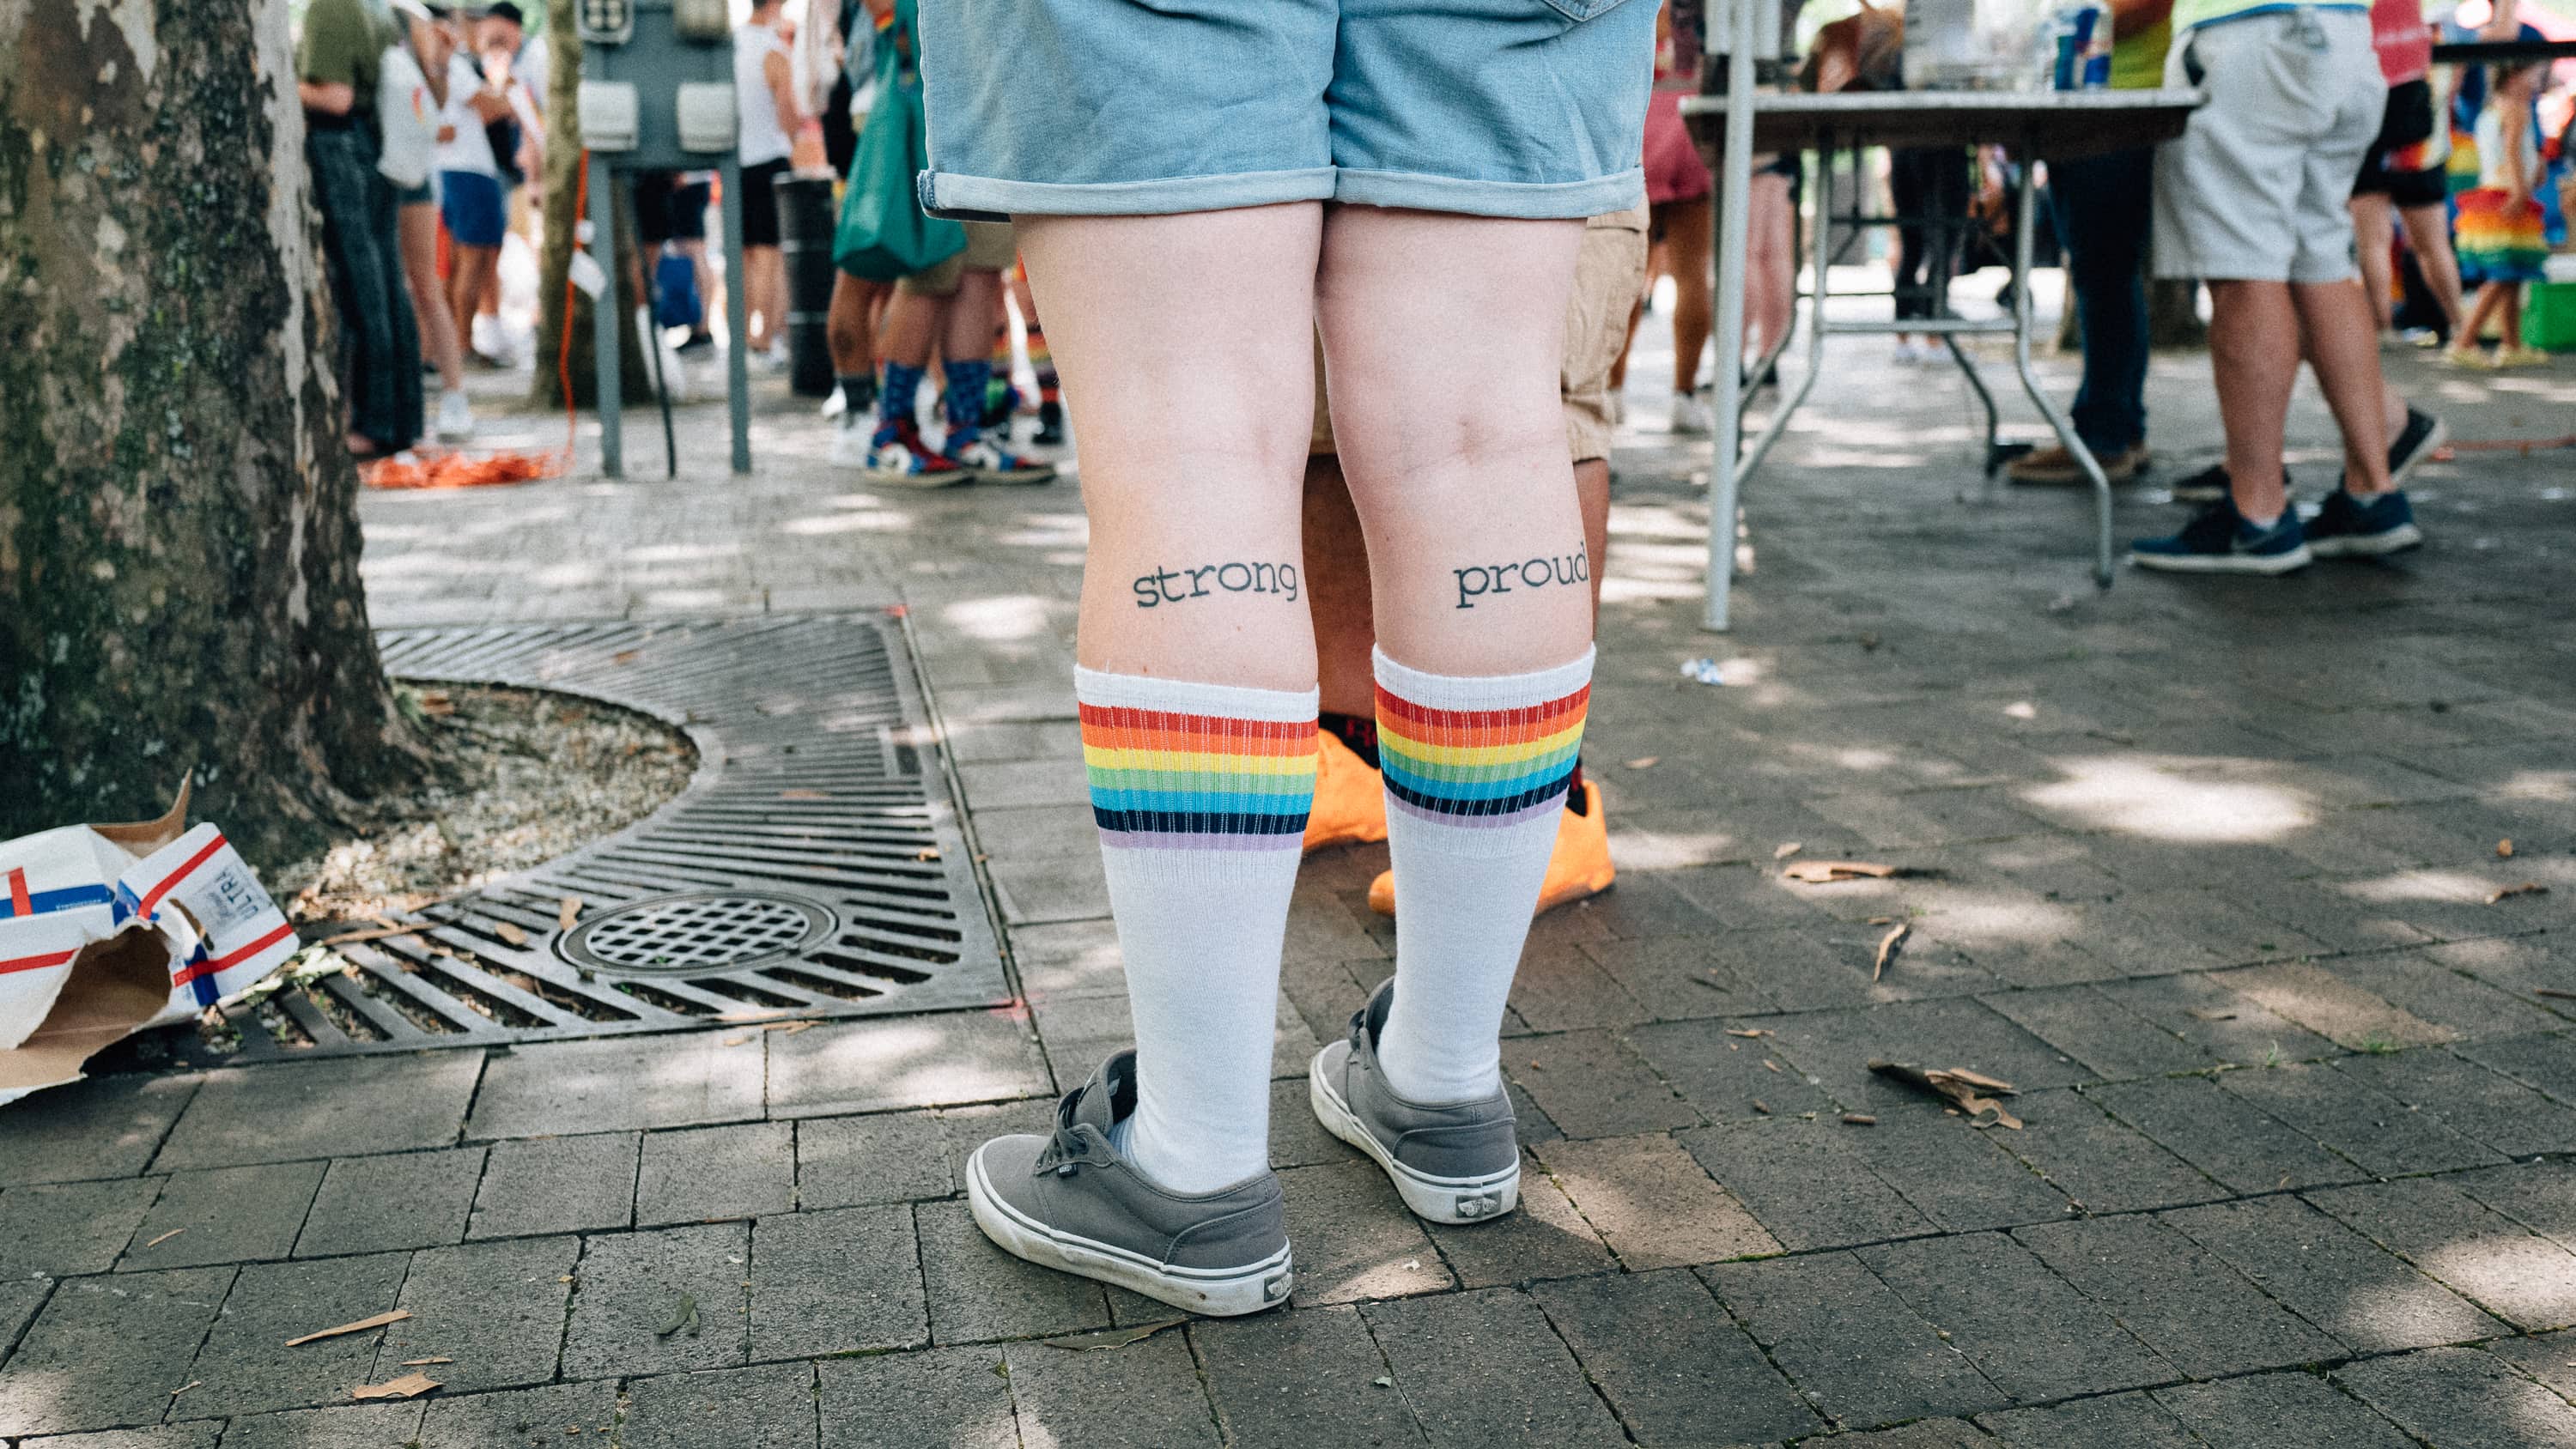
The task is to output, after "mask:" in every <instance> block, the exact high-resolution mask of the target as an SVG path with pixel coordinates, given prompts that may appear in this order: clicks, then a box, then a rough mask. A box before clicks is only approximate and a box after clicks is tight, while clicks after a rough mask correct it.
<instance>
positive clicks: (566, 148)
mask: <svg viewBox="0 0 2576 1449" xmlns="http://www.w3.org/2000/svg"><path fill="white" fill-rule="evenodd" d="M573 16H574V10H573V6H572V5H571V4H569V3H566V4H559V5H549V6H547V7H546V56H547V67H548V69H547V74H546V211H545V218H546V232H545V248H544V250H543V251H541V252H540V253H538V256H537V376H536V382H535V384H534V386H533V388H532V389H531V395H532V396H534V397H535V398H536V400H537V401H539V402H541V403H544V404H545V405H546V406H548V407H556V408H559V407H562V406H563V405H564V400H563V388H562V386H561V378H560V374H561V373H562V372H563V371H564V370H565V360H564V354H563V341H564V336H563V325H564V293H565V292H567V291H570V292H571V293H572V327H573V332H572V357H571V361H570V364H569V367H570V371H571V374H572V398H573V405H574V406H575V407H584V408H595V407H597V406H599V372H598V367H597V364H596V363H594V362H593V361H592V359H593V358H594V357H596V356H597V352H596V350H595V349H594V347H593V346H592V338H593V337H594V336H595V335H596V334H594V333H593V332H592V330H591V306H590V299H589V298H588V297H585V296H583V295H582V294H581V291H580V289H579V288H567V287H566V286H565V285H564V277H565V275H566V274H567V273H568V272H569V271H570V270H571V268H572V250H573V242H574V239H575V238H576V237H577V236H578V235H579V233H580V221H581V218H582V208H581V117H580V114H579V105H580V95H581V32H580V31H578V30H576V29H575V28H574V24H573ZM608 176H609V172H608V168H606V167H605V166H602V167H597V168H595V169H593V171H592V172H591V179H592V180H593V181H595V182H599V183H602V184H604V183H605V182H606V181H607V180H608ZM633 210H634V204H633V200H632V198H630V197H619V198H617V206H616V210H615V212H614V215H615V216H616V218H617V241H616V248H617V250H616V256H617V259H618V260H617V285H618V289H619V291H620V292H621V293H623V294H624V297H623V302H622V305H620V307H619V308H618V318H617V361H618V381H619V383H620V393H621V395H622V396H623V399H624V400H625V401H626V402H628V403H632V404H638V405H640V404H644V403H649V402H651V401H652V400H653V379H652V375H651V374H650V373H648V372H646V371H645V370H644V369H645V365H646V364H645V360H644V343H643V339H642V337H641V336H639V335H638V334H637V332H636V330H635V301H636V298H635V293H634V289H633V287H632V285H631V283H630V281H629V278H628V272H629V270H630V266H629V263H630V260H631V259H632V258H633V257H634V256H635V254H636V241H635V224H634V221H633V218H632V216H631V213H632V212H633Z"/></svg>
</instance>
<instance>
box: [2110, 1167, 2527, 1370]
mask: <svg viewBox="0 0 2576 1449" xmlns="http://www.w3.org/2000/svg"><path fill="white" fill-rule="evenodd" d="M2159 1220H2160V1221H2162V1222H2163V1223H2165V1224H2166V1225H2167V1226H2169V1227H2172V1228H2175V1229H2177V1230H2179V1231H2180V1232H2182V1233H2183V1234H2184V1235H2185V1236H2186V1237H2189V1238H2190V1239H2191V1240H2192V1241H2194V1242H2196V1243H2199V1244H2200V1245H2201V1246H2202V1247H2204V1248H2207V1249H2209V1250H2210V1251H2211V1252H2213V1253H2216V1254H2217V1255H2218V1256H2219V1257H2221V1258H2224V1259H2226V1260H2227V1261H2228V1263H2229V1264H2230V1265H2231V1266H2233V1267H2234V1268H2235V1269H2236V1271H2238V1272H2239V1273H2242V1274H2244V1275H2245V1277H2246V1278H2247V1279H2249V1280H2251V1281H2252V1282H2253V1283H2254V1284H2255V1286H2257V1287H2259V1288H2261V1289H2262V1290H2263V1291H2264V1292H2265V1293H2268V1294H2270V1295H2271V1296H2272V1297H2274V1298H2276V1299H2279V1300H2280V1301H2281V1302H2282V1303H2284V1304H2286V1305H2288V1306H2289V1308H2290V1309H2291V1310H2292V1311H2293V1312H2295V1313H2297V1314H2298V1315H2299V1316H2300V1317H2302V1318H2305V1319H2306V1320H2308V1321H2309V1322H2310V1323H2313V1324H2315V1325H2316V1326H2317V1327H2319V1328H2322V1329H2324V1330H2325V1331H2326V1332H2327V1333H2330V1334H2332V1335H2334V1337H2335V1338H2336V1339H2337V1340H2339V1341H2341V1342H2342V1343H2343V1344H2344V1345H2345V1346H2346V1347H2348V1348H2350V1349H2352V1350H2353V1351H2354V1352H2356V1353H2384V1352H2388V1351H2390V1350H2394V1349H2406V1348H2423V1347H2426V1346H2429V1345H2432V1344H2437V1343H2458V1342H2461V1341H2463V1340H2466V1339H2477V1338H2487V1337H2491V1336H2493V1335H2497V1334H2502V1333H2505V1332H2507V1331H2508V1330H2507V1328H2506V1326H2505V1325H2504V1324H2502V1323H2499V1322H2497V1321H2496V1320H2495V1319H2493V1318H2490V1317H2488V1316H2487V1315H2486V1314H2485V1313H2484V1312H2482V1311H2480V1310H2479V1309H2478V1308H2477V1307H2476V1306H2475V1305H2473V1304H2471V1303H2470V1302H2469V1301H2468V1300H2466V1299H2464V1298H2462V1297H2460V1296H2459V1295H2458V1294H2456V1293H2453V1292H2452V1291H2451V1290H2450V1289H2448V1288H2445V1287H2443V1286H2442V1285H2441V1284H2439V1283H2436V1282H2434V1281H2433V1280H2432V1279H2430V1278H2427V1277H2425V1276H2424V1275H2423V1274H2421V1273H2419V1272H2417V1271H2416V1270H2415V1269H2413V1268H2411V1267H2409V1266H2407V1264H2406V1263H2405V1262H2404V1261H2403V1260H2401V1259H2399V1258H2397V1257H2395V1256H2394V1255H2392V1254H2390V1253H2389V1252H2387V1251H2386V1250H2385V1249H2383V1248H2381V1247H2379V1246H2378V1245H2377V1244H2375V1243H2372V1242H2371V1241H2370V1240H2369V1239H2367V1238H2364V1237H2362V1236H2361V1235H2360V1234H2358V1233H2356V1232H2354V1231H2352V1230H2351V1229H2350V1228H2347V1227H2345V1226H2344V1225H2343V1224H2341V1223H2339V1222H2336V1221H2335V1220H2334V1219H2333V1218H2331V1217H2328V1216H2326V1215H2325V1214H2324V1213H2321V1212H2319V1211H2317V1210H2316V1209H2315V1208H2312V1207H2310V1206H2308V1205H2307V1204H2306V1203H2304V1202H2302V1201H2300V1200H2299V1199H2298V1198H2295V1197H2286V1196H2285V1197H2264V1198H2254V1199H2250V1200H2247V1201H2243V1202H2232V1203H2211V1204H2209V1205H2208V1206H2205V1207H2196V1208H2184V1209H2182V1210H2180V1211H2177V1212H2170V1213H2164V1214H2160V1215H2159Z"/></svg>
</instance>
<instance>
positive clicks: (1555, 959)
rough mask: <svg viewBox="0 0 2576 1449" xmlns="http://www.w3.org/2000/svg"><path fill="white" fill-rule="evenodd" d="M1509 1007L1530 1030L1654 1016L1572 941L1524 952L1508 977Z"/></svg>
mask: <svg viewBox="0 0 2576 1449" xmlns="http://www.w3.org/2000/svg"><path fill="white" fill-rule="evenodd" d="M1587 944H1588V943H1587ZM1511 1007H1512V1010H1514V1011H1516V1012H1518V1013H1520V1017H1521V1020H1523V1021H1525V1022H1528V1023H1529V1025H1530V1028H1531V1030H1533V1031H1579V1030H1582V1029H1584V1028H1587V1027H1613V1028H1615V1027H1624V1026H1635V1025H1637V1024H1638V1023H1640V1022H1644V1021H1651V1020H1653V1019H1654V1018H1655V1016H1656V1013H1655V1012H1654V1011H1653V1010H1651V1009H1649V1008H1648V1007H1646V1006H1644V1005H1643V1004H1641V1003H1640V1002H1639V1001H1638V1000H1637V998H1636V997H1634V996H1631V995H1629V994H1628V989H1627V987H1625V986H1623V985H1621V984H1620V982H1619V980H1618V979H1617V978H1616V977H1614V976H1612V975H1611V974H1610V973H1609V972H1607V971H1604V970H1602V969H1601V967H1600V966H1598V965H1597V964H1595V963H1594V962H1593V960H1592V958H1591V957H1590V956H1588V955H1586V954H1584V952H1583V950H1582V948H1581V947H1578V946H1573V945H1561V946H1558V947H1556V948H1554V949H1551V950H1545V951H1528V952H1524V953H1523V954H1522V956H1521V965H1520V970H1519V971H1518V972H1517V973H1515V974H1514V975H1513V977H1512V994H1511Z"/></svg>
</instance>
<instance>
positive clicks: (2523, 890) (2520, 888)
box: [2487, 880, 2549, 905]
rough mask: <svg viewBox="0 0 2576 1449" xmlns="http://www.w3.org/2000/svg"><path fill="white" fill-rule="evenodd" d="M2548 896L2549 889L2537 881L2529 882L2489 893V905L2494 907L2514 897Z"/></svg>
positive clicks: (2500, 887) (2501, 887)
mask: <svg viewBox="0 0 2576 1449" xmlns="http://www.w3.org/2000/svg"><path fill="white" fill-rule="evenodd" d="M2547 894H2549V887H2547V886H2545V885H2542V884H2541V883H2540V882H2538V881H2536V880H2527V881H2524V882H2523V883H2522V884H2520V885H2509V886H2498V887H2497V888H2496V889H2494V890H2491V891H2489V892H2487V904H2488V905H2494V904H2495V903H2496V902H2498V901H2501V900H2505V899H2507V898H2509V897H2512V896H2545V895H2547Z"/></svg>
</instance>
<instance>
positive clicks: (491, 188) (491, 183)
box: [438, 171, 510, 247]
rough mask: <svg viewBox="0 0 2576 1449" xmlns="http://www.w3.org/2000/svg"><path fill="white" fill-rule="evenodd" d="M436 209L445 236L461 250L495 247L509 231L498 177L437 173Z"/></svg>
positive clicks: (508, 215)
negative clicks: (463, 248)
mask: <svg viewBox="0 0 2576 1449" xmlns="http://www.w3.org/2000/svg"><path fill="white" fill-rule="evenodd" d="M438 210H439V217H440V219H441V220H443V221H445V222H446V223H447V234H448V235H449V236H452V237H454V238H456V244H457V245H458V246H461V247H497V246H499V245H500V244H501V235H502V233H504V232H506V231H508V230H509V229H510V211H509V208H508V207H507V206H505V205H504V204H503V197H502V195H501V180H500V178H499V177H497V176H486V175H484V174H483V173H482V172H480V171H441V172H440V173H438Z"/></svg>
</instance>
